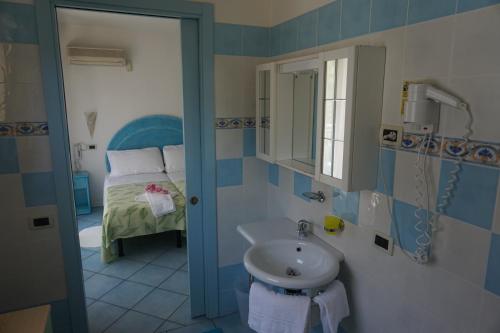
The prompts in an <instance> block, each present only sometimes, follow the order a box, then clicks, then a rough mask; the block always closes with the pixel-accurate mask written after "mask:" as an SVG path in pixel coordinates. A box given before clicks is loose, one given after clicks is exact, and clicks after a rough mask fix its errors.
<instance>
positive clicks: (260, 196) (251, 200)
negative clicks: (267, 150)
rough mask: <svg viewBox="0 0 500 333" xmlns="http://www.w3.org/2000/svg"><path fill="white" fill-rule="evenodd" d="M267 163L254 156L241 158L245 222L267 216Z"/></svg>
mask: <svg viewBox="0 0 500 333" xmlns="http://www.w3.org/2000/svg"><path fill="white" fill-rule="evenodd" d="M265 175H267V163H266V162H264V161H262V160H259V159H257V158H255V157H245V158H244V159H243V185H244V193H243V197H242V198H241V200H243V201H244V203H245V208H244V212H243V214H244V216H245V219H246V221H247V223H252V222H257V221H261V220H264V219H265V218H266V217H267V201H268V200H267V177H265Z"/></svg>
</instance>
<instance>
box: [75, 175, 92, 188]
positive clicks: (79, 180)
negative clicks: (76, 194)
mask: <svg viewBox="0 0 500 333" xmlns="http://www.w3.org/2000/svg"><path fill="white" fill-rule="evenodd" d="M88 186H89V179H88V178H87V177H73V188H74V189H75V190H76V189H85V188H87V187H88Z"/></svg>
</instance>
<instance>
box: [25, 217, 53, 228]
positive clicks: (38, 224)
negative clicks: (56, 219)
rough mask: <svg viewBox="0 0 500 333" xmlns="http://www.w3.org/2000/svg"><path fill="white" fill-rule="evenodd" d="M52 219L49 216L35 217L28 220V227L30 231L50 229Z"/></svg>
mask: <svg viewBox="0 0 500 333" xmlns="http://www.w3.org/2000/svg"><path fill="white" fill-rule="evenodd" d="M52 221H53V218H52V217H51V216H37V217H31V218H29V219H28V225H29V227H30V229H34V230H38V229H45V228H51V227H52V225H53V223H52Z"/></svg>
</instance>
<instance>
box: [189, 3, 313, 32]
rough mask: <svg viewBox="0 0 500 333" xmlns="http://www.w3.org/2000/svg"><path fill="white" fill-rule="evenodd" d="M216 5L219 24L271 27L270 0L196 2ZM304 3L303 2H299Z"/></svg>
mask: <svg viewBox="0 0 500 333" xmlns="http://www.w3.org/2000/svg"><path fill="white" fill-rule="evenodd" d="M194 1H196V2H208V3H211V4H213V5H214V16H215V17H214V19H215V22H217V23H231V24H243V25H257V26H262V27H268V26H270V25H271V10H270V9H271V1H270V0H251V1H249V0H194ZM299 1H303V0H299Z"/></svg>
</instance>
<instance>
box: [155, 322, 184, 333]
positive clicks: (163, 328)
mask: <svg viewBox="0 0 500 333" xmlns="http://www.w3.org/2000/svg"><path fill="white" fill-rule="evenodd" d="M181 327H182V325H180V324H177V323H173V322H171V321H168V320H165V322H164V323H163V325H161V326H160V328H159V329H158V330H157V331H156V332H157V333H163V332H170V330H173V329H176V328H181Z"/></svg>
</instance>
